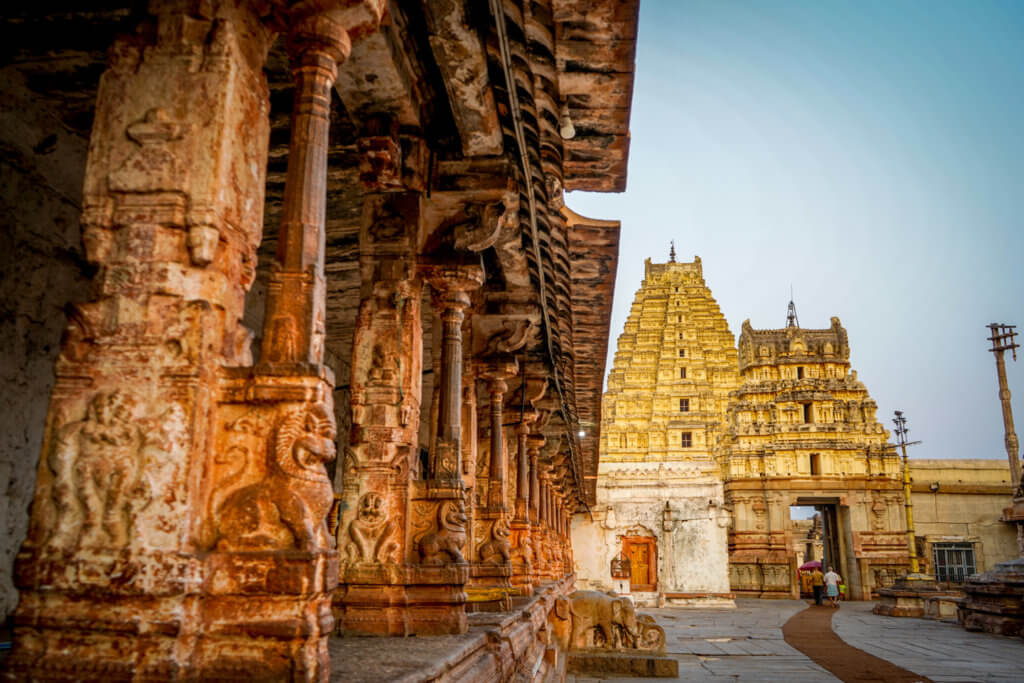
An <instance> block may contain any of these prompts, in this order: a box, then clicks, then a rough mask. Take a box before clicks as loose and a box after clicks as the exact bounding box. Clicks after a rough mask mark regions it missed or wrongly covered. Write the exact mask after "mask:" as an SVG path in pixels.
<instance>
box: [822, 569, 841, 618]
mask: <svg viewBox="0 0 1024 683" xmlns="http://www.w3.org/2000/svg"><path fill="white" fill-rule="evenodd" d="M842 580H843V577H841V576H839V574H836V571H835V570H834V569H833V568H832V567H829V568H828V573H827V574H825V590H826V592H827V593H828V599H829V602H831V603H832V606H833V607H836V608H838V607H839V582H840V581H842Z"/></svg>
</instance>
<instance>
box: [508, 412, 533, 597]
mask: <svg viewBox="0 0 1024 683" xmlns="http://www.w3.org/2000/svg"><path fill="white" fill-rule="evenodd" d="M535 419H536V414H535V413H533V412H532V411H531V412H529V413H524V414H523V419H522V421H521V422H520V423H519V424H518V425H517V426H516V436H517V437H518V439H517V441H518V445H519V447H518V454H517V457H516V472H517V477H516V507H515V516H514V518H513V520H512V524H511V531H512V534H511V536H510V538H509V543H510V545H511V548H512V578H511V583H512V586H513V587H515V588H516V589H517V591H518V593H519V594H520V595H529V594H530V593H531V592H532V591H533V586H532V585H531V583H530V572H531V571H532V566H533V551H532V548H531V546H530V456H529V450H528V447H527V443H528V438H529V435H530V425H531V423H532V422H533V420H535Z"/></svg>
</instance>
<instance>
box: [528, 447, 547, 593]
mask: <svg viewBox="0 0 1024 683" xmlns="http://www.w3.org/2000/svg"><path fill="white" fill-rule="evenodd" d="M544 442H545V438H544V435H543V434H532V433H531V434H530V436H528V437H527V439H526V453H527V455H528V456H529V459H530V507H529V512H530V546H531V548H530V549H531V551H532V560H533V563H532V570H531V572H530V582H531V584H532V585H533V586H534V587H536V586H537V585H539V584H540V573H541V568H542V565H543V561H544V557H543V554H542V550H543V538H542V537H541V524H540V462H539V460H540V449H541V448H543V447H544Z"/></svg>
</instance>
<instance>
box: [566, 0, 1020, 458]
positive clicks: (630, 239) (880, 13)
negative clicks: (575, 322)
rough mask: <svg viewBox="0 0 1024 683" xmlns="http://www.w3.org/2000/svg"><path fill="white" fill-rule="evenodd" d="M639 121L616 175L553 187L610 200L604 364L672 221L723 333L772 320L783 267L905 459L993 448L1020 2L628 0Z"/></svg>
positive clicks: (997, 441) (1013, 214) (1014, 222)
mask: <svg viewBox="0 0 1024 683" xmlns="http://www.w3.org/2000/svg"><path fill="white" fill-rule="evenodd" d="M630 129H631V142H630V159H629V171H628V184H627V188H626V191H625V192H624V193H621V194H596V193H582V192H572V193H569V194H567V195H566V203H567V205H568V206H569V207H570V208H572V209H573V210H575V211H577V212H579V213H581V214H583V215H585V216H590V217H593V218H605V219H617V220H621V221H622V235H621V246H620V251H619V267H618V274H617V279H616V287H615V299H614V305H613V312H612V321H611V341H610V344H609V349H608V361H607V367H608V369H610V368H611V364H612V356H613V354H614V353H615V345H616V340H617V339H618V336H619V335H620V334H621V333H622V330H623V326H624V324H625V321H626V316H627V315H628V313H629V306H630V304H631V303H632V301H633V297H634V294H635V293H636V291H637V290H638V289H639V288H640V283H641V280H642V279H643V264H644V259H645V258H648V257H650V258H651V259H653V260H654V261H655V262H665V261H667V260H668V251H669V241H670V240H675V247H676V253H677V260H679V261H692V260H693V256H694V255H699V256H700V257H701V259H702V261H703V266H704V279H705V281H706V282H707V284H708V286H709V287H710V288H711V292H712V294H713V295H714V297H715V298H716V299H717V300H718V303H719V305H720V306H721V308H722V312H723V313H724V314H725V317H726V319H727V320H728V321H729V327H730V329H731V330H732V332H733V334H734V335H737V336H738V335H739V332H740V326H741V325H742V323H743V321H744V320H745V319H746V318H749V319H750V322H751V324H752V325H753V326H754V327H755V328H779V327H784V326H785V322H786V306H787V304H788V302H789V294H790V287H791V286H792V289H793V294H794V300H795V302H796V308H797V314H798V316H799V319H800V324H801V326H802V327H805V328H825V327H828V326H829V318H830V317H831V316H838V317H839V319H840V320H841V322H842V324H843V326H844V327H845V328H846V330H847V332H848V333H849V338H850V347H851V353H850V361H851V365H852V368H853V369H854V370H856V371H857V373H858V377H859V379H860V380H862V381H863V382H864V383H865V385H866V386H867V388H868V391H869V392H870V394H871V396H872V397H873V398H874V400H875V401H876V403H877V404H878V417H879V420H880V421H881V422H882V423H883V425H884V426H885V427H886V428H887V429H888V428H890V427H891V426H892V422H891V418H892V415H893V411H894V410H896V409H899V410H902V411H904V414H905V415H906V417H907V420H908V427H909V428H910V434H909V438H910V439H911V440H921V441H922V442H923V443H922V444H920V445H918V446H914V447H912V448H911V449H910V455H911V457H912V458H1001V459H1005V458H1006V450H1005V447H1004V445H1003V424H1002V413H1001V409H1000V403H999V397H998V384H997V380H996V370H995V361H994V358H993V354H992V353H991V352H989V351H988V350H987V349H988V348H990V342H989V341H987V337H988V336H989V333H988V329H987V328H986V327H985V325H986V324H987V323H990V322H1005V323H1010V324H1017V325H1019V326H1020V329H1021V331H1022V332H1024V221H1022V220H1021V216H1022V215H1024V2H1018V1H1008V2H994V1H990V0H972V1H967V0H963V1H941V0H927V1H926V0H920V1H918V2H909V1H906V0H884V1H881V2H875V1H872V0H857V1H856V2H854V1H853V0H848V1H847V2H838V1H836V0H814V1H807V2H795V1H787V2H784V1H783V0H775V1H772V2H769V1H767V0H764V1H755V0H729V1H725V0H706V1H704V0H641V3H640V27H639V36H638V45H637V61H636V80H635V84H634V91H633V109H632V114H631V123H630ZM1018 341H1024V335H1022V337H1019V338H1018ZM1021 351H1024V349H1021ZM1018 355H1019V356H1020V359H1019V361H1018V362H1016V363H1014V362H1013V360H1012V356H1010V355H1009V354H1007V356H1006V359H1007V374H1008V378H1009V384H1010V390H1011V392H1013V393H1014V399H1013V407H1014V410H1015V411H1016V415H1017V422H1018V425H1019V426H1018V435H1020V436H1022V438H1024V353H1018Z"/></svg>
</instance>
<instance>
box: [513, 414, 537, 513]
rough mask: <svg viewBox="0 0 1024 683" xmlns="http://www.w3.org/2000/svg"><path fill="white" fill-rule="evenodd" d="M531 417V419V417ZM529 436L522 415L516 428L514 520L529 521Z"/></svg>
mask: <svg viewBox="0 0 1024 683" xmlns="http://www.w3.org/2000/svg"><path fill="white" fill-rule="evenodd" d="M531 417H533V416H532V415H531ZM529 435H530V421H528V420H527V419H526V414H525V413H524V414H523V419H522V421H520V423H519V424H518V425H517V426H516V443H517V444H518V448H517V450H516V453H517V455H516V510H515V515H516V517H515V518H516V520H517V521H523V520H528V519H529V511H528V508H529V506H530V460H529V454H528V453H527V448H526V439H527V437H528V436H529Z"/></svg>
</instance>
